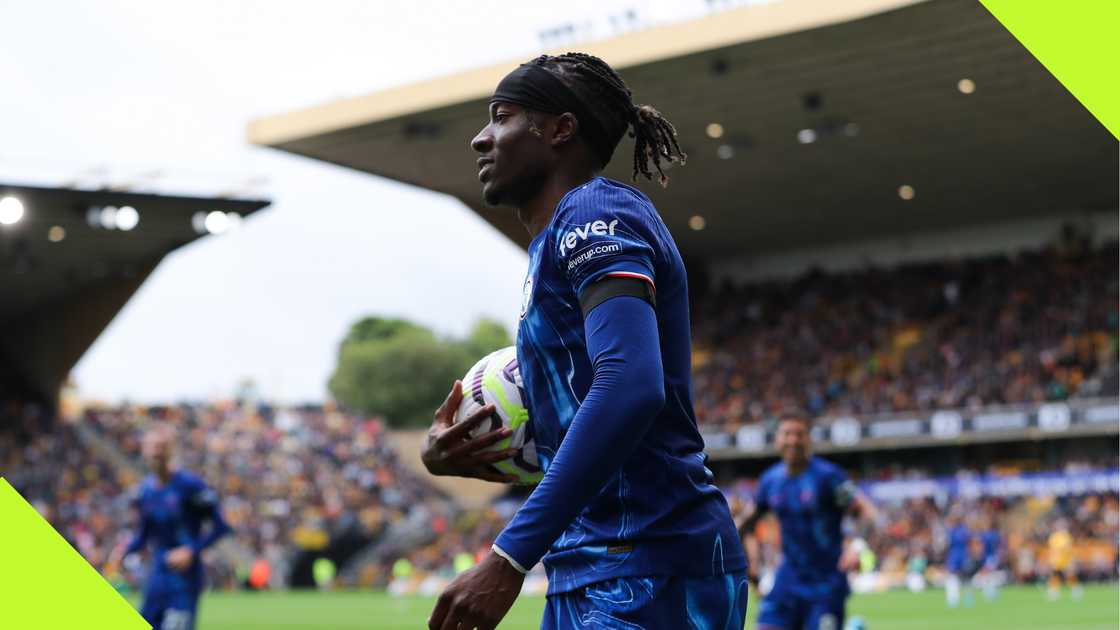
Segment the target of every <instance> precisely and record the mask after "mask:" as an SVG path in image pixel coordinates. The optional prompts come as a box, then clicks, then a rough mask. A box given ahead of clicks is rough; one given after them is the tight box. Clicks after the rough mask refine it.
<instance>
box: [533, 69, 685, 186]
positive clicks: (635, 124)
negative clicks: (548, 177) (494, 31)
mask: <svg viewBox="0 0 1120 630" xmlns="http://www.w3.org/2000/svg"><path fill="white" fill-rule="evenodd" d="M530 63H533V64H536V65H538V66H542V67H544V68H547V69H549V70H552V71H553V72H555V73H556V74H557V76H559V77H560V79H561V80H562V81H564V83H565V84H567V85H568V87H570V88H571V89H572V90H573V91H575V92H576V94H577V95H578V96H579V97H580V98H581V99H583V102H584V103H586V104H587V107H588V109H590V110H591V112H592V114H593V115H594V116H595V117H596V118H597V119H598V121H599V123H600V124H601V125H602V127H603V129H604V131H605V132H606V133H607V135H608V136H609V138H608V140H609V141H610V145H611V146H617V145H618V143H619V141H620V140H622V136H623V134H625V133H627V130H629V135H630V137H631V138H634V174H633V179H634V180H637V179H638V175H639V174H640V175H643V176H645V178H646V179H649V180H652V179H653V169H657V181H658V182H660V183H661V185H662V186H666V185H668V183H669V178H668V176H666V175H665V172H664V170H662V168H661V164H662V161H664V162H666V163H673V162H676V163H677V164H681V165H683V164H684V162H685V158H687V157H688V156H686V155H685V154H684V152H683V151H681V147H680V145H679V144H677V130H676V128H674V127H673V124H672V123H670V122H669V121H668V120H667V119H666V118H665V117H664V116H662V115H661V112H659V111H657V110H656V109H654V108H653V107H651V106H649V105H635V104H634V101H633V100H632V99H631V92H630V88H628V87H626V83H625V82H624V81H623V80H622V77H620V76H618V73H617V72H615V71H614V69H613V68H611V67H610V66H609V65H607V62H605V61H603V60H602V59H600V58H598V57H596V56H595V55H589V54H587V53H579V52H569V53H564V54H562V55H555V56H553V55H541V56H540V57H537V58H536V59H534V60H533V61H532V62H530ZM651 162H652V168H651V165H650V163H651ZM602 166H606V164H603V165H602Z"/></svg>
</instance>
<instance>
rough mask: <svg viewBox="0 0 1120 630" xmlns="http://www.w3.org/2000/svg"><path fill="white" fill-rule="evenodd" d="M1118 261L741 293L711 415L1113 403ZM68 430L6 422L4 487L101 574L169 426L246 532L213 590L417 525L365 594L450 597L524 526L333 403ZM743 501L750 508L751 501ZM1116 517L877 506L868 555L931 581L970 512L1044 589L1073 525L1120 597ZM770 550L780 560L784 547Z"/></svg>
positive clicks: (1095, 259) (0, 417) (721, 339)
mask: <svg viewBox="0 0 1120 630" xmlns="http://www.w3.org/2000/svg"><path fill="white" fill-rule="evenodd" d="M1117 257H1118V252H1117V247H1116V244H1114V243H1113V244H1110V245H1107V246H1105V247H1103V248H1098V249H1095V250H1094V249H1089V248H1084V247H1075V248H1059V247H1054V248H1047V249H1043V250H1040V251H1034V252H1024V253H1021V254H1019V255H1017V256H1013V257H992V258H984V259H972V260H963V261H957V262H939V263H924V264H915V265H907V266H903V267H900V268H896V269H892V270H884V269H865V270H862V271H857V272H848V273H823V272H819V271H817V272H811V273H808V274H806V275H804V276H802V277H800V278H798V279H796V280H793V281H788V282H766V283H758V284H752V285H749V286H744V287H738V288H735V287H730V286H725V287H723V288H722V289H720V290H718V291H716V292H715V293H714V294H712V295H710V296H709V297H708V298H706V299H705V300H703V301H701V303H700V304H698V305H697V308H696V311H695V313H694V317H693V321H694V322H695V353H694V357H695V366H694V367H695V370H694V374H695V381H694V385H695V401H696V408H697V414H698V417H699V418H700V420H701V422H702V423H704V424H705V425H706V426H708V427H716V428H722V429H728V430H734V429H736V428H738V427H739V426H741V425H743V424H746V423H752V422H759V421H766V420H768V419H772V418H773V415H774V414H775V413H777V412H779V411H780V410H783V409H787V408H790V407H797V408H802V409H805V410H807V411H808V412H809V413H810V414H812V415H814V416H822V415H831V414H866V413H877V412H892V411H902V410H931V409H935V408H966V407H967V408H973V407H979V406H986V405H989V404H1001V403H1014V402H1028V401H1043V400H1057V399H1065V398H1068V397H1074V396H1082V397H1088V396H1115V395H1116V393H1117V387H1118V386H1117V373H1116V366H1117V329H1118V326H1120V320H1118V313H1117V305H1118V297H1117V296H1118V278H1117V276H1118V273H1117V265H1116V260H1117ZM64 416H66V417H63V418H54V417H49V416H48V414H47V413H46V412H45V411H44V409H43V408H42V407H39V406H37V405H34V404H30V403H16V402H6V403H3V404H0V474H2V475H3V476H5V477H6V478H7V479H8V480H9V481H10V482H11V483H12V484H13V486H15V487H16V489H17V490H18V491H19V492H20V493H21V494H22V495H23V496H24V497H25V498H27V499H28V500H29V501H30V502H31V503H32V504H33V505H34V506H35V507H36V509H38V510H39V512H40V513H42V514H43V515H44V516H45V517H46V518H47V519H48V520H49V521H50V522H51V523H52V524H53V525H54V526H55V527H56V528H57V529H58V530H59V532H60V533H62V534H63V536H64V537H66V539H67V540H69V541H70V542H71V543H72V544H73V545H74V546H75V547H76V548H77V549H78V550H79V551H80V552H81V553H82V555H83V556H85V557H86V558H87V559H88V560H89V561H90V562H91V563H93V564H94V565H95V566H102V564H103V563H104V562H105V560H106V559H107V558H108V557H109V555H110V551H111V550H112V549H113V548H114V547H115V546H117V545H120V544H122V543H123V542H124V541H125V540H126V538H127V537H128V534H129V532H130V531H131V529H132V525H133V515H132V512H131V510H130V507H129V501H130V493H129V490H130V489H131V488H133V487H134V486H135V485H136V483H137V482H138V481H139V480H140V477H141V475H142V474H143V472H142V471H143V468H142V465H141V462H140V442H141V436H142V435H143V433H144V432H145V431H146V430H148V429H149V428H150V427H152V426H154V425H155V424H157V423H161V424H166V425H167V426H170V427H173V428H174V429H175V431H176V432H177V437H178V440H177V442H178V446H179V448H178V456H179V458H178V462H179V464H181V465H182V466H183V467H184V468H187V469H189V470H192V471H195V472H197V473H199V474H201V475H202V476H203V477H204V478H205V479H206V481H207V482H208V483H209V484H210V485H211V486H212V487H214V489H215V490H217V492H218V494H219V496H220V497H221V498H222V507H223V510H224V512H225V515H226V518H227V520H228V521H229V522H230V524H231V525H232V526H233V529H234V532H235V533H234V534H233V535H232V536H231V537H230V538H231V540H229V541H226V542H225V543H223V546H224V547H225V549H224V550H223V547H222V546H219V549H217V550H216V553H212V554H210V563H211V573H212V575H213V576H214V578H215V581H216V583H217V584H218V585H219V586H234V585H238V584H241V583H243V582H244V581H245V575H246V572H247V570H248V567H250V566H255V565H257V564H259V563H261V562H262V560H263V561H264V562H266V563H267V564H268V565H269V566H270V567H271V571H270V575H271V576H272V583H273V585H279V584H284V583H286V581H287V580H288V578H289V577H290V575H291V573H290V571H289V569H290V568H291V565H292V563H293V561H294V558H295V557H296V556H297V555H299V554H301V553H315V552H318V551H324V550H326V549H327V548H328V547H329V546H330V545H331V541H332V540H335V539H337V538H338V537H340V536H342V535H344V534H348V533H349V534H353V533H357V534H358V536H359V537H360V538H361V539H362V540H363V541H365V542H366V543H370V542H372V541H376V539H377V538H378V536H379V535H381V534H382V533H384V532H385V531H387V530H388V529H389V528H390V526H391V525H392V524H395V523H406V522H409V523H410V522H412V521H413V520H415V519H411V520H410V516H411V517H416V516H417V515H418V513H417V510H420V513H419V516H420V519H421V520H423V521H424V523H425V524H426V525H425V526H426V527H430V530H431V532H430V534H432V535H430V536H426V537H423V539H422V542H420V543H419V544H418V545H417V546H414V547H412V548H410V549H406V550H404V552H403V553H402V554H400V555H398V556H396V557H395V558H377V559H376V561H374V562H373V563H372V564H371V565H370V566H368V567H366V568H367V569H368V570H366V571H363V572H362V573H361V574H360V576H361V577H360V578H359V582H360V583H362V584H372V585H385V584H389V583H390V582H391V581H396V582H397V583H404V582H407V583H410V584H413V585H419V584H424V583H425V581H426V580H429V579H432V578H435V579H438V580H446V579H449V578H450V576H452V575H454V573H455V571H457V570H461V569H462V568H463V567H465V566H468V565H469V564H470V563H471V562H473V561H474V560H476V559H477V558H478V557H479V556H480V555H482V554H485V553H486V552H487V550H488V549H489V544H490V542H491V541H492V540H493V538H494V537H495V536H496V535H497V533H498V532H499V531H500V529H501V527H502V526H503V525H504V523H505V522H506V521H507V520H508V518H509V517H510V516H511V515H512V512H513V511H514V510H515V509H516V507H517V501H516V500H510V499H506V500H504V501H501V502H499V503H497V504H495V505H494V506H491V507H489V508H486V509H482V510H471V511H457V510H455V509H454V508H453V507H452V508H447V507H446V506H447V505H450V503H449V502H448V498H447V497H445V496H443V495H442V494H441V493H440V492H439V491H437V490H436V489H435V488H434V487H432V486H431V485H429V484H428V483H427V482H426V481H425V480H424V479H423V476H422V475H420V474H417V473H416V472H414V471H411V470H409V469H408V468H407V467H406V466H404V465H403V464H402V462H401V461H400V460H399V458H398V455H397V453H396V452H395V451H394V450H393V449H392V448H391V446H390V444H389V440H388V438H387V434H386V431H385V428H384V425H383V424H382V422H381V421H380V420H379V419H377V418H364V417H356V416H353V415H349V414H345V413H343V412H341V411H339V410H337V409H335V408H333V407H331V406H329V405H328V406H326V407H323V406H313V407H303V408H293V409H274V408H272V407H270V406H268V405H260V404H242V403H237V402H227V403H213V404H201V405H193V404H180V405H172V406H160V407H142V406H135V405H120V406H113V407H93V408H88V409H82V410H78V411H77V412H75V413H71V414H69V415H67V414H64ZM83 431H86V432H92V433H93V434H94V436H95V441H100V443H101V444H102V447H101V448H94V447H93V446H91V443H90V438H89V437H88V436H87V435H86V434H85V433H83ZM907 474H909V473H907ZM729 494H730V495H731V496H732V500H733V501H735V502H737V501H740V500H741V499H743V498H744V497H747V496H749V483H747V482H742V483H737V484H733V485H732V486H730V487H729ZM437 505H439V506H441V507H435V506H437ZM1118 509H1120V505H1118V502H1117V496H1116V494H1115V493H1112V494H1097V495H1086V496H1079V497H1065V498H1057V499H1055V498H1053V497H1049V498H1048V497H1032V498H1018V499H985V500H981V501H976V502H974V503H970V502H966V501H963V500H954V501H952V502H949V503H946V504H939V503H937V502H936V501H935V500H934V499H913V500H908V501H905V502H900V503H897V504H891V505H886V506H883V513H884V515H885V518H886V521H885V523H886V524H885V526H883V527H880V528H878V529H877V530H876V531H874V532H871V533H869V536H870V539H869V543H870V545H871V548H872V549H873V550H874V551H875V553H876V554H877V556H878V565H879V567H880V568H881V570H882V572H883V573H884V574H886V575H895V574H901V573H903V572H904V571H905V567H907V566H908V565H909V564H910V563H911V561H912V560H913V559H915V558H922V559H924V560H925V561H928V562H929V563H930V566H933V567H937V566H938V565H939V563H940V562H941V560H942V558H943V557H944V553H945V540H946V536H945V531H946V522H947V521H948V520H951V518H953V515H956V514H962V515H965V514H966V515H972V516H973V517H975V518H977V519H979V520H986V521H987V522H991V523H996V524H997V526H998V527H999V528H1000V529H1001V530H1002V531H1003V534H1004V536H1005V539H1006V540H1007V542H1008V555H1007V565H1008V569H1009V571H1010V572H1011V574H1012V576H1013V577H1014V578H1015V579H1017V580H1023V581H1029V580H1033V579H1036V578H1037V577H1039V576H1041V575H1044V574H1045V572H1046V571H1047V567H1046V560H1045V555H1044V554H1043V553H1042V552H1041V545H1042V543H1043V542H1044V540H1045V536H1046V535H1047V534H1048V533H1049V532H1050V531H1051V529H1052V525H1053V524H1054V523H1055V522H1058V521H1059V520H1060V521H1061V522H1062V523H1069V524H1071V530H1072V532H1071V533H1073V534H1074V537H1075V539H1076V540H1077V541H1078V544H1079V547H1078V548H1079V549H1081V550H1082V554H1083V555H1084V562H1083V564H1082V567H1083V568H1084V570H1085V571H1086V572H1088V573H1092V572H1094V571H1095V572H1096V574H1099V575H1100V576H1105V577H1112V578H1115V577H1116V560H1117V540H1118V536H1120V531H1118V523H1117V520H1118V518H1120V517H1118ZM770 533H771V534H773V533H775V530H773V528H772V526H771V531H770ZM418 540H419V539H418ZM768 540H769V541H770V544H769V546H766V545H764V550H765V553H766V557H767V559H768V560H767V561H768V562H773V560H774V559H775V558H776V549H777V547H776V540H775V539H774V538H773V536H771V537H770V538H769V539H768ZM405 573H407V575H405ZM394 576H395V577H396V579H395V580H394ZM428 584H429V586H431V585H432V583H431V582H430V581H429V582H428Z"/></svg>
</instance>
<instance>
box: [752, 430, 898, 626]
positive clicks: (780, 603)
mask: <svg viewBox="0 0 1120 630" xmlns="http://www.w3.org/2000/svg"><path fill="white" fill-rule="evenodd" d="M809 424H810V421H809V419H808V417H807V416H805V415H803V414H801V413H787V414H785V415H783V416H782V417H781V418H780V420H779V421H778V430H777V433H776V435H775V436H774V443H775V447H776V448H777V450H778V454H779V455H780V456H781V458H782V460H781V461H780V462H778V463H777V464H775V465H773V466H771V467H770V468H769V469H768V470H767V471H766V472H765V473H763V475H762V477H761V478H760V479H759V482H758V488H757V490H756V492H755V500H754V510H753V511H750V512H748V513H746V514H742V515H740V517H739V519H738V528H739V534H740V536H741V537H742V538H743V541H744V542H745V544H746V548H747V557H748V559H749V566H750V575H751V581H752V582H754V583H755V584H757V583H758V569H759V567H760V566H761V565H760V562H759V545H758V540H757V539H756V538H755V537H754V531H755V527H756V525H757V524H758V521H759V519H760V518H762V516H763V515H765V514H766V513H767V512H774V514H775V515H776V516H777V517H778V526H779V531H780V532H781V539H782V562H781V564H780V566H779V567H778V571H777V574H776V575H775V576H774V586H773V588H771V589H770V592H769V593H767V594H766V597H765V598H764V599H763V600H762V604H761V605H760V606H759V613H758V627H759V629H760V630H763V629H766V630H778V629H782V630H839V629H840V628H842V627H844V612H845V610H844V607H845V602H846V600H847V598H848V594H849V587H848V576H847V572H848V571H851V570H852V569H854V568H855V567H856V566H858V564H859V549H858V548H857V547H856V546H855V545H853V546H850V547H849V548H848V549H845V548H844V533H843V531H842V529H841V527H842V523H843V519H844V516H845V515H846V514H852V515H854V516H856V517H858V518H860V519H861V520H865V521H870V522H875V521H876V520H878V512H877V511H876V509H875V507H874V506H873V505H872V503H871V501H870V500H868V499H867V497H865V496H864V495H863V493H861V492H859V490H858V489H857V488H856V487H855V484H854V483H852V482H851V481H850V480H849V479H848V477H847V475H846V474H845V473H844V471H843V470H841V469H840V468H838V467H837V466H835V465H833V464H832V463H830V462H828V461H825V460H823V459H821V458H819V457H814V456H813V455H812V449H811V446H812V444H811V441H812V440H811V436H810V426H809Z"/></svg>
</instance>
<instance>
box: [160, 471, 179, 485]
mask: <svg viewBox="0 0 1120 630" xmlns="http://www.w3.org/2000/svg"><path fill="white" fill-rule="evenodd" d="M174 475H175V469H174V468H167V469H164V470H158V471H156V479H159V483H160V485H164V486H165V485H167V482H168V481H171V477H172V476H174Z"/></svg>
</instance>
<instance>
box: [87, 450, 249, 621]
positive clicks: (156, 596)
mask: <svg viewBox="0 0 1120 630" xmlns="http://www.w3.org/2000/svg"><path fill="white" fill-rule="evenodd" d="M142 448H143V454H144V459H145V460H147V462H148V464H149V466H150V467H151V469H152V473H153V474H152V475H149V476H148V477H147V478H145V479H144V480H143V481H142V482H141V483H140V487H139V491H138V495H137V497H136V507H137V511H138V512H139V516H140V519H139V524H138V529H137V531H136V533H135V535H134V536H133V538H132V541H131V542H129V543H128V546H127V547H126V548H124V549H120V548H118V549H117V550H116V551H115V553H114V554H113V559H111V560H110V562H109V564H110V565H111V566H119V564H120V562H121V560H123V559H124V557H125V556H127V555H128V554H131V553H136V552H137V551H140V550H142V549H144V548H145V547H151V549H152V557H151V564H150V566H149V569H148V577H147V585H146V587H145V589H144V604H143V606H142V607H141V609H140V614H141V615H142V616H143V617H144V619H145V620H146V621H147V622H148V623H150V624H152V626H153V627H154V630H192V629H193V628H194V622H195V612H196V611H197V609H198V597H199V595H200V594H201V593H202V586H203V570H202V563H201V561H200V558H199V554H201V553H202V550H203V549H206V548H207V547H209V546H210V545H212V544H214V543H215V542H217V540H218V539H219V538H221V537H222V536H224V535H225V534H226V533H227V532H229V526H228V525H226V522H225V520H224V519H223V518H222V513H221V510H220V509H219V507H218V497H217V494H215V493H214V491H213V490H211V489H210V488H209V487H207V486H206V483H205V482H204V481H202V480H201V479H199V478H198V477H196V476H194V475H192V474H191V473H189V472H186V471H183V470H176V469H175V468H173V467H172V457H173V455H174V454H173V448H172V443H171V433H170V431H168V430H164V429H162V428H159V429H154V430H151V431H149V432H148V433H146V434H145V435H144V439H143V446H142ZM207 522H209V525H208V527H207V528H206V530H205V531H204V530H203V524H204V523H207Z"/></svg>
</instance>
